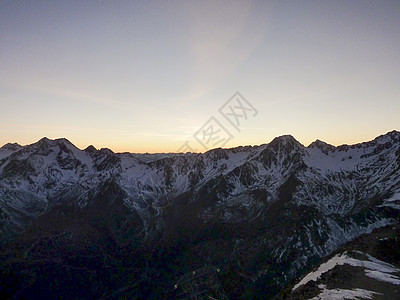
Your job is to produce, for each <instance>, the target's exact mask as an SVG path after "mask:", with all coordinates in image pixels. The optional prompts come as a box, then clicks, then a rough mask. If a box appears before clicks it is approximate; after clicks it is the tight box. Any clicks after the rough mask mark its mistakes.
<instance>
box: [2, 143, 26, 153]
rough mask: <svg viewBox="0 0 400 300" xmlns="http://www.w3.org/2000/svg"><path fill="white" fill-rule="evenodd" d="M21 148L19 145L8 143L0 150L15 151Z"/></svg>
mask: <svg viewBox="0 0 400 300" xmlns="http://www.w3.org/2000/svg"><path fill="white" fill-rule="evenodd" d="M20 148H22V146H21V145H20V144H18V143H7V144H5V145H3V147H1V148H0V149H6V150H11V151H15V150H18V149H20Z"/></svg>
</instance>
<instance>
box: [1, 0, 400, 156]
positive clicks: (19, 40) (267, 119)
mask: <svg viewBox="0 0 400 300" xmlns="http://www.w3.org/2000/svg"><path fill="white" fill-rule="evenodd" d="M237 91H238V92H240V94H241V95H243V96H244V97H245V99H247V101H248V103H250V104H251V105H252V106H253V107H254V108H255V109H256V110H257V115H256V116H254V115H249V116H248V118H247V119H245V118H241V124H240V132H239V131H238V130H236V129H235V128H234V127H233V126H232V125H231V124H230V123H229V122H228V121H227V120H226V119H224V118H223V117H222V116H221V114H220V113H219V112H218V110H219V109H220V107H221V106H223V105H224V103H226V101H228V100H229V99H230V98H231V96H232V95H233V94H234V93H235V92H237ZM213 116H214V117H215V118H216V119H217V120H218V121H219V122H220V124H221V125H222V126H224V128H225V129H226V130H227V131H228V132H230V133H231V135H232V137H233V138H232V139H231V140H230V141H229V142H228V143H226V144H225V145H224V147H234V146H238V145H258V144H263V143H268V142H270V141H271V140H272V139H273V138H274V137H276V136H280V135H284V134H291V135H293V136H294V137H295V138H296V139H297V140H298V141H299V142H301V143H302V144H304V145H308V144H310V143H311V142H312V141H314V140H316V139H321V140H324V141H326V142H328V143H331V144H334V145H339V144H345V143H347V144H353V143H357V142H362V141H367V140H371V139H373V138H374V137H376V136H378V135H380V134H384V133H386V132H388V131H391V130H394V129H396V130H399V129H400V1H398V0H394V1H367V0H363V1H348V0H346V1H11V0H10V1H1V2H0V128H1V129H0V146H1V145H3V144H5V143H8V142H18V143H19V144H22V145H25V144H30V143H33V142H36V141H37V140H39V139H40V138H42V137H44V136H46V137H48V138H59V137H65V138H67V139H69V140H70V141H71V142H73V143H74V144H75V145H76V146H78V147H79V148H86V147H87V146H88V145H90V144H93V145H94V146H95V147H97V148H102V147H108V148H110V149H112V150H114V151H116V152H123V151H129V152H175V151H177V150H178V149H179V148H180V147H181V145H182V144H183V143H185V142H186V141H192V140H194V138H193V135H194V134H195V133H196V132H197V131H198V130H199V129H200V128H202V126H203V125H204V124H205V123H206V122H207V121H208V120H209V119H210V118H211V117H213ZM194 142H196V141H194ZM194 142H193V144H192V147H193V148H196V149H198V151H204V149H201V147H199V145H195V144H194Z"/></svg>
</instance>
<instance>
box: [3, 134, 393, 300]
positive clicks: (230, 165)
mask: <svg viewBox="0 0 400 300" xmlns="http://www.w3.org/2000/svg"><path fill="white" fill-rule="evenodd" d="M399 211H400V132H398V131H392V132H389V133H387V134H385V135H382V136H379V137H377V138H375V139H374V140H373V141H369V142H364V143H360V144H356V145H342V146H339V147H335V146H332V145H329V144H327V143H325V142H322V141H319V140H317V141H315V142H313V143H312V144H311V145H309V146H308V147H305V146H303V145H302V144H301V143H299V142H298V141H297V140H296V139H295V138H293V137H292V136H290V135H285V136H281V137H277V138H275V139H273V140H272V141H271V142H270V143H268V144H264V145H260V146H245V147H236V148H231V149H221V148H218V149H213V150H210V151H208V152H206V153H203V154H202V153H185V154H184V153H168V154H132V153H114V152H112V151H111V150H109V149H105V148H104V149H100V150H98V149H96V148H94V147H93V146H89V147H87V148H86V149H84V150H80V149H78V148H77V147H75V146H74V145H73V144H72V143H71V142H69V141H68V140H67V139H56V140H50V139H47V138H43V139H41V140H40V141H38V142H36V143H34V144H31V145H27V146H20V145H18V144H6V145H4V146H3V147H2V148H0V237H1V256H0V267H1V271H0V276H1V278H2V282H3V283H2V284H1V286H0V294H2V295H4V296H5V297H8V298H19V297H25V298H55V297H59V296H63V297H66V298H81V299H82V298H105V299H107V298H109V299H114V298H123V297H128V298H142V299H143V298H147V299H149V298H152V299H160V298H193V299H196V297H197V299H199V298H200V299H201V298H202V297H214V298H218V299H224V298H229V299H241V298H242V299H249V298H271V297H273V296H276V295H277V294H278V293H279V291H281V290H282V289H284V288H285V287H287V286H288V285H290V284H292V283H293V282H295V281H296V280H298V279H299V278H300V277H301V276H302V275H304V274H306V272H307V270H308V269H309V268H312V267H313V266H315V265H317V264H318V263H320V262H321V261H322V260H323V259H324V258H326V257H327V256H329V255H330V254H332V253H333V252H334V251H337V250H338V249H340V247H343V245H345V244H346V243H347V242H349V241H352V240H354V239H356V238H357V237H359V236H361V235H363V234H366V233H371V232H372V231H373V230H374V229H376V228H382V227H385V226H387V225H392V224H397V223H399ZM364 256H365V255H364ZM341 257H344V256H341ZM364 258H365V257H364ZM32 295H33V296H32Z"/></svg>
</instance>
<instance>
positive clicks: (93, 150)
mask: <svg viewBox="0 0 400 300" xmlns="http://www.w3.org/2000/svg"><path fill="white" fill-rule="evenodd" d="M84 151H85V152H88V153H96V152H97V149H96V148H95V147H94V146H93V145H90V146H87V147H86V149H85V150H84Z"/></svg>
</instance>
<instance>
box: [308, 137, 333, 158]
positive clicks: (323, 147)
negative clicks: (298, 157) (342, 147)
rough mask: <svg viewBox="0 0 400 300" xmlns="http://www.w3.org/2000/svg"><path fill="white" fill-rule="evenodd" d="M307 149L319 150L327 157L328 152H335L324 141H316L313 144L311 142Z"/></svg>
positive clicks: (331, 146)
mask: <svg viewBox="0 0 400 300" xmlns="http://www.w3.org/2000/svg"><path fill="white" fill-rule="evenodd" d="M307 148H314V149H319V150H321V151H322V152H323V153H325V154H326V155H328V153H329V152H335V151H336V147H335V146H333V145H331V144H328V143H326V142H324V141H321V140H316V141H314V142H312V143H311V144H310V145H309V146H308V147H307Z"/></svg>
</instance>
